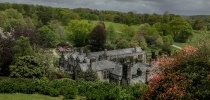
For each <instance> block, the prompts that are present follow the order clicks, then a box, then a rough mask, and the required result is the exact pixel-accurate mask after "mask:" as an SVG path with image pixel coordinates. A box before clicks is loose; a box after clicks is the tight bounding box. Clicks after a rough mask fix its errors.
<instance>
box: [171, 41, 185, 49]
mask: <svg viewBox="0 0 210 100" xmlns="http://www.w3.org/2000/svg"><path fill="white" fill-rule="evenodd" d="M173 45H176V46H179V47H181V48H183V47H184V46H185V45H187V43H178V42H174V43H173Z"/></svg>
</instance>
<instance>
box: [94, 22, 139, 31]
mask: <svg viewBox="0 0 210 100" xmlns="http://www.w3.org/2000/svg"><path fill="white" fill-rule="evenodd" d="M91 22H92V23H93V24H95V25H96V24H97V23H98V22H99V21H91ZM104 24H105V26H106V27H109V26H110V25H113V26H114V29H115V31H119V32H120V31H121V28H122V27H123V25H125V24H121V23H114V22H106V21H105V22H104ZM131 27H133V28H134V29H135V30H136V31H137V29H138V27H139V26H137V25H132V26H131Z"/></svg>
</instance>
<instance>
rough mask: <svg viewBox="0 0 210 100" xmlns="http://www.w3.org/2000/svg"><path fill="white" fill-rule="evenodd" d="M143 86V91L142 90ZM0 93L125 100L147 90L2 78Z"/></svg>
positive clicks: (106, 84)
mask: <svg viewBox="0 0 210 100" xmlns="http://www.w3.org/2000/svg"><path fill="white" fill-rule="evenodd" d="M141 86H143V90H142V89H140V88H141ZM0 87H1V88H0V93H16V92H18V93H27V94H28V93H30V94H31V93H40V94H44V95H50V96H52V97H56V96H59V95H63V96H64V100H69V99H75V97H76V96H77V95H80V96H84V97H85V98H87V99H88V100H117V99H120V100H125V99H128V100H130V99H138V98H139V97H141V96H142V95H143V94H144V92H143V91H146V88H145V86H144V85H143V84H135V85H132V86H128V87H122V86H120V85H116V84H114V83H108V82H100V81H85V80H84V79H83V80H82V79H81V80H78V81H74V80H71V79H67V78H64V79H55V80H52V81H50V80H49V79H20V78H16V79H14V78H0Z"/></svg>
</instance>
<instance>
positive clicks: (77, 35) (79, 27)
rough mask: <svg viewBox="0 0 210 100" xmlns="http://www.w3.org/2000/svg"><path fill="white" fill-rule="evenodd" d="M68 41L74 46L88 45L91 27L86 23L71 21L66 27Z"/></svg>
mask: <svg viewBox="0 0 210 100" xmlns="http://www.w3.org/2000/svg"><path fill="white" fill-rule="evenodd" d="M66 29H67V32H68V39H69V41H71V42H72V43H73V44H74V46H76V47H82V46H85V45H87V44H88V38H89V34H90V32H91V30H92V26H91V25H90V24H89V23H88V22H87V21H79V20H72V21H71V22H70V23H69V24H68V26H67V28H66Z"/></svg>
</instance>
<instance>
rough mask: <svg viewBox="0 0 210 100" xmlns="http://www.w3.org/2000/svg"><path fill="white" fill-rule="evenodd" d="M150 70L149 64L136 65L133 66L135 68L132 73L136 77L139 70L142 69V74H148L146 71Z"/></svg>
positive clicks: (132, 68)
mask: <svg viewBox="0 0 210 100" xmlns="http://www.w3.org/2000/svg"><path fill="white" fill-rule="evenodd" d="M149 68H150V67H149V65H147V64H143V63H136V64H134V65H133V67H131V73H132V75H136V74H137V70H138V69H141V71H142V72H146V69H149Z"/></svg>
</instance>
